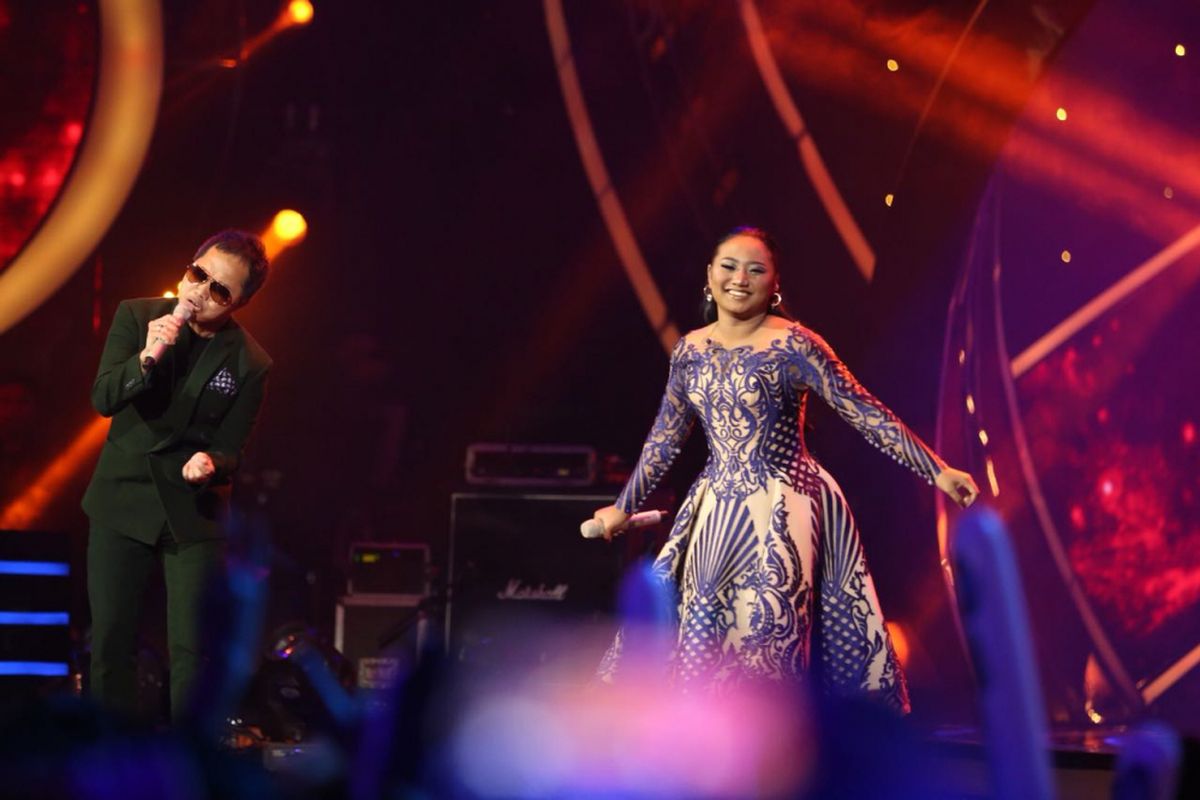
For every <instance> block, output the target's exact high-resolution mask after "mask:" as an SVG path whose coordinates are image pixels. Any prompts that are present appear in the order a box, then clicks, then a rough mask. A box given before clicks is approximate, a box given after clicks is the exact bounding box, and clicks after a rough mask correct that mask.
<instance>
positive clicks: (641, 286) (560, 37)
mask: <svg viewBox="0 0 1200 800" xmlns="http://www.w3.org/2000/svg"><path fill="white" fill-rule="evenodd" d="M543 10H544V13H545V16H546V29H547V31H548V33H549V35H550V46H551V49H552V51H553V53H554V63H555V66H556V70H557V72H558V83H559V87H560V88H561V89H562V95H563V102H564V103H565V104H566V107H567V116H568V117H569V119H570V122H571V132H572V133H573V134H574V136H575V145H576V147H578V148H579V158H580V160H581V161H582V162H583V168H584V171H585V172H586V173H587V178H588V183H589V184H590V185H591V187H592V195H593V196H594V197H595V198H596V204H597V205H598V206H599V208H600V216H601V217H602V218H603V219H604V225H605V227H606V228H607V229H608V235H609V237H610V238H611V239H612V243H613V246H614V247H615V248H616V250H617V255H618V256H619V257H620V259H621V265H622V266H623V267H624V268H625V274H626V276H628V278H629V282H630V284H632V286H633V290H634V293H635V294H636V295H637V299H638V302H639V303H640V304H641V306H642V311H643V312H644V313H645V314H646V319H647V320H648V321H649V322H650V327H651V328H653V330H654V333H655V335H657V336H658V338H659V341H660V342H661V343H662V346H663V348H664V349H665V350H666V351H667V352H670V351H671V350H672V349H673V348H674V347H675V343H676V342H677V341H679V329H678V328H677V327H676V325H675V323H674V322H672V321H671V318H670V314H669V313H668V311H667V304H666V301H664V300H663V296H662V293H661V292H659V290H658V284H656V283H655V281H654V277H653V275H651V273H650V267H649V265H648V264H647V263H646V259H645V257H644V256H643V255H642V250H641V247H639V246H638V242H637V237H636V236H635V235H634V233H633V228H632V226H631V225H630V224H629V218H628V217H627V216H626V215H625V209H624V207H623V206H622V205H621V199H620V197H618V196H617V190H616V187H615V186H614V185H613V182H612V178H611V177H610V176H609V173H608V168H607V167H606V166H605V163H604V155H603V154H602V153H601V152H600V144H599V142H598V141H597V139H596V132H595V129H594V128H593V126H592V120H591V116H590V115H589V114H588V110H587V103H586V101H585V100H584V97H583V88H582V87H581V85H580V83H579V73H578V71H577V70H576V69H575V57H574V55H573V54H572V52H571V39H570V34H569V32H568V31H567V21H566V17H565V15H564V14H563V8H562V2H561V0H544V2H543Z"/></svg>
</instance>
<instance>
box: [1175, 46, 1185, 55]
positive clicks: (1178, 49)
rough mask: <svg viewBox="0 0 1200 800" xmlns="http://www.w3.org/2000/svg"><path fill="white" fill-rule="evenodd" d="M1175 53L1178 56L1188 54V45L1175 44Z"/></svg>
mask: <svg viewBox="0 0 1200 800" xmlns="http://www.w3.org/2000/svg"><path fill="white" fill-rule="evenodd" d="M1175 55H1177V56H1186V55H1187V48H1186V47H1184V46H1183V45H1181V44H1177V45H1175Z"/></svg>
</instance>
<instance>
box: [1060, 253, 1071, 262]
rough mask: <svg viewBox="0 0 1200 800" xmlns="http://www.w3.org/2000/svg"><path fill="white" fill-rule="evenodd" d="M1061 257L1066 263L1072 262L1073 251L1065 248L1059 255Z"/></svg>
mask: <svg viewBox="0 0 1200 800" xmlns="http://www.w3.org/2000/svg"><path fill="white" fill-rule="evenodd" d="M1059 258H1061V259H1062V262H1063V263H1064V264H1070V263H1071V251H1070V250H1063V251H1062V253H1061V254H1060V255H1059Z"/></svg>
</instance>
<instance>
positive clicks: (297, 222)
mask: <svg viewBox="0 0 1200 800" xmlns="http://www.w3.org/2000/svg"><path fill="white" fill-rule="evenodd" d="M307 233H308V221H307V220H306V219H304V215H303V214H301V213H300V212H299V211H294V210H292V209H290V208H285V209H283V210H282V211H280V212H279V213H278V214H276V215H275V218H274V219H273V220H271V224H270V226H269V227H268V228H267V230H266V231H265V232H264V233H263V234H262V240H263V246H264V247H266V248H267V258H270V259H274V258H275V256H277V255H279V254H280V253H282V252H283V251H284V250H286V249H287V248H289V247H293V246H295V245H297V244H299V243H300V242H301V241H303V240H304V237H305V235H307Z"/></svg>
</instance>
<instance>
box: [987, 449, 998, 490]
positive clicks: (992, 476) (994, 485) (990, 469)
mask: <svg viewBox="0 0 1200 800" xmlns="http://www.w3.org/2000/svg"><path fill="white" fill-rule="evenodd" d="M985 463H986V465H987V477H988V486H990V487H991V489H992V497H999V496H1000V481H998V480H997V479H996V465H995V464H994V463H992V459H991V456H988V458H987V461H986V462H985Z"/></svg>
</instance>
